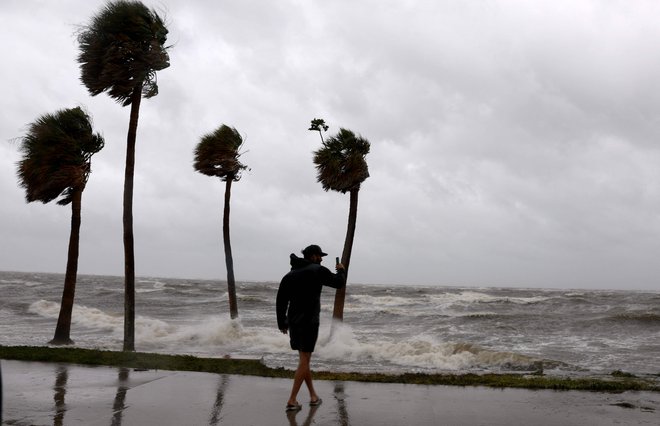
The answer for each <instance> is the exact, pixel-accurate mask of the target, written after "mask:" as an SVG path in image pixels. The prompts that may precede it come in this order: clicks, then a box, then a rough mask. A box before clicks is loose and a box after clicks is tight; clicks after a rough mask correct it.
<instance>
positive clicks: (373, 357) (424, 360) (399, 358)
mask: <svg viewBox="0 0 660 426" xmlns="http://www.w3.org/2000/svg"><path fill="white" fill-rule="evenodd" d="M319 346H320V347H319V350H318V353H319V357H320V358H325V359H329V360H339V361H341V360H344V361H348V362H352V363H356V364H368V363H370V362H371V363H374V364H378V363H383V362H387V363H393V364H398V365H404V366H409V367H416V368H421V369H424V370H450V371H452V370H453V371H455V370H464V369H470V368H492V367H502V366H507V368H510V367H512V366H513V367H514V368H515V367H517V368H521V369H526V368H529V366H530V365H531V364H532V363H533V362H534V361H535V360H534V359H533V358H530V357H527V356H523V355H519V354H514V353H507V352H497V351H490V350H486V349H483V348H479V347H477V346H475V345H472V344H467V343H458V344H457V343H450V342H441V341H438V340H437V339H436V338H435V337H433V336H428V335H419V336H412V337H410V338H408V339H404V340H400V341H382V340H381V341H378V342H372V343H365V342H361V341H360V340H359V339H357V338H356V336H355V334H354V333H353V331H352V329H351V327H350V326H347V325H345V324H341V323H335V324H334V327H333V330H332V332H331V333H330V337H329V338H328V339H327V340H324V341H320V342H319Z"/></svg>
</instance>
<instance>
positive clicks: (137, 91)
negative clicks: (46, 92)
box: [78, 0, 170, 351]
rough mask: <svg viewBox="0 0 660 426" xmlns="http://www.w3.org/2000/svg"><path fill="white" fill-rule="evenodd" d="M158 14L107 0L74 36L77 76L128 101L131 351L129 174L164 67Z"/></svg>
mask: <svg viewBox="0 0 660 426" xmlns="http://www.w3.org/2000/svg"><path fill="white" fill-rule="evenodd" d="M167 32H168V31H167V28H166V27H165V23H164V22H163V19H162V18H161V17H160V16H159V15H158V14H157V13H156V12H155V11H154V10H152V9H149V8H147V7H146V6H145V5H144V4H142V3H141V2H139V1H123V0H120V1H115V2H110V3H108V4H107V5H106V6H105V8H104V9H103V10H101V12H100V13H99V14H98V15H96V16H94V17H93V18H92V22H91V24H90V25H89V26H86V27H84V28H83V29H82V30H81V32H80V34H79V35H78V41H79V43H80V55H79V56H78V62H79V63H80V70H81V80H82V82H83V84H84V85H85V87H87V89H88V91H89V92H90V94H91V95H92V96H96V95H98V94H100V93H103V92H108V95H110V97H111V98H113V99H115V100H117V101H118V102H119V103H121V104H122V106H127V105H130V106H131V113H130V121H129V125H128V136H127V139H126V168H125V174H124V213H123V224H124V278H125V279H124V287H125V290H124V298H125V299H124V350H125V351H134V350H135V255H134V248H133V246H134V241H133V176H134V173H135V140H136V135H137V125H138V116H139V112H140V101H141V99H142V97H143V96H144V97H145V98H150V97H152V96H156V95H157V94H158V85H157V82H156V71H160V70H162V69H165V68H167V67H169V65H170V62H169V56H168V54H167V49H168V47H167V46H165V42H166V40H167Z"/></svg>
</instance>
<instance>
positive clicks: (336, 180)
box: [309, 119, 371, 321]
mask: <svg viewBox="0 0 660 426" xmlns="http://www.w3.org/2000/svg"><path fill="white" fill-rule="evenodd" d="M309 130H314V131H318V132H319V133H321V130H327V126H326V125H325V122H324V121H323V120H321V119H314V120H312V125H311V127H310V128H309ZM321 140H322V141H323V142H322V146H321V148H319V149H318V150H316V151H314V164H315V165H316V171H317V176H316V180H317V181H318V182H319V183H321V185H322V186H323V189H324V190H326V191H328V190H333V191H338V192H341V193H342V194H345V193H347V192H348V193H349V195H350V204H349V210H348V228H347V230H346V239H345V240H344V250H343V251H342V255H341V263H342V264H343V265H344V267H345V268H346V274H348V267H349V264H350V263H351V251H352V250H353V240H354V238H355V225H356V222H357V208H358V192H359V191H360V185H361V184H362V182H364V181H365V180H366V179H367V178H368V177H369V167H368V166H367V160H366V156H367V154H368V153H369V148H370V146H371V144H370V143H369V141H368V140H366V139H364V138H362V137H361V136H359V135H356V134H355V133H353V132H352V131H350V130H347V129H339V133H337V134H336V135H335V136H331V137H329V138H327V139H325V140H323V134H321ZM345 298H346V286H344V287H342V288H340V289H338V290H337V292H336V293H335V303H334V308H333V311H332V317H333V318H335V319H337V320H339V321H343V319H344V299H345Z"/></svg>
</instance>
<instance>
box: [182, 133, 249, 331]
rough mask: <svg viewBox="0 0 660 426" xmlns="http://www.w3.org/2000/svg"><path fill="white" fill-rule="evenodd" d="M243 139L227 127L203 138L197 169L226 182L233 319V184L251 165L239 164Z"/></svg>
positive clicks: (226, 234) (235, 313) (225, 230)
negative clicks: (231, 209)
mask: <svg viewBox="0 0 660 426" xmlns="http://www.w3.org/2000/svg"><path fill="white" fill-rule="evenodd" d="M242 145H243V138H242V137H241V135H240V134H239V133H238V131H237V130H236V129H235V128H233V127H229V126H226V125H224V124H223V125H222V126H220V127H219V128H218V129H216V130H215V131H214V132H212V133H209V134H207V135H204V136H202V139H201V140H200V142H199V144H197V147H196V148H195V160H194V163H193V167H194V169H195V170H196V171H198V172H200V173H202V174H205V175H207V176H215V177H219V178H220V180H222V181H224V182H225V202H224V212H223V215H222V238H223V241H224V245H225V263H226V265H227V293H228V295H229V315H230V317H231V319H235V318H238V305H237V303H236V282H235V280H234V258H233V256H232V254H231V242H230V240H229V199H230V198H231V184H232V182H238V181H239V180H240V179H241V172H242V171H243V170H245V169H246V168H247V166H246V165H245V164H243V163H241V162H240V161H239V158H240V156H241V155H242V154H241V152H239V150H240V149H241V146H242Z"/></svg>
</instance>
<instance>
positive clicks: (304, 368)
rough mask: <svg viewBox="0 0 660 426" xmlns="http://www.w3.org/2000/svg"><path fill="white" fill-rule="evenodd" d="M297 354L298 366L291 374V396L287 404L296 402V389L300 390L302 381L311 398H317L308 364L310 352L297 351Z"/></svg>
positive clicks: (313, 399) (310, 356)
mask: <svg viewBox="0 0 660 426" xmlns="http://www.w3.org/2000/svg"><path fill="white" fill-rule="evenodd" d="M298 356H299V360H298V368H297V369H296V374H295V375H294V376H293V388H292V389H291V396H290V397H289V401H288V402H287V404H297V403H298V401H297V399H296V398H297V397H298V391H300V387H301V386H302V384H303V382H305V384H306V385H307V389H308V390H309V396H310V398H311V400H312V401H316V400H317V399H318V395H317V394H316V391H315V390H314V384H313V383H312V370H311V369H310V366H309V364H310V361H311V359H312V353H311V352H302V351H298Z"/></svg>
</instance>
